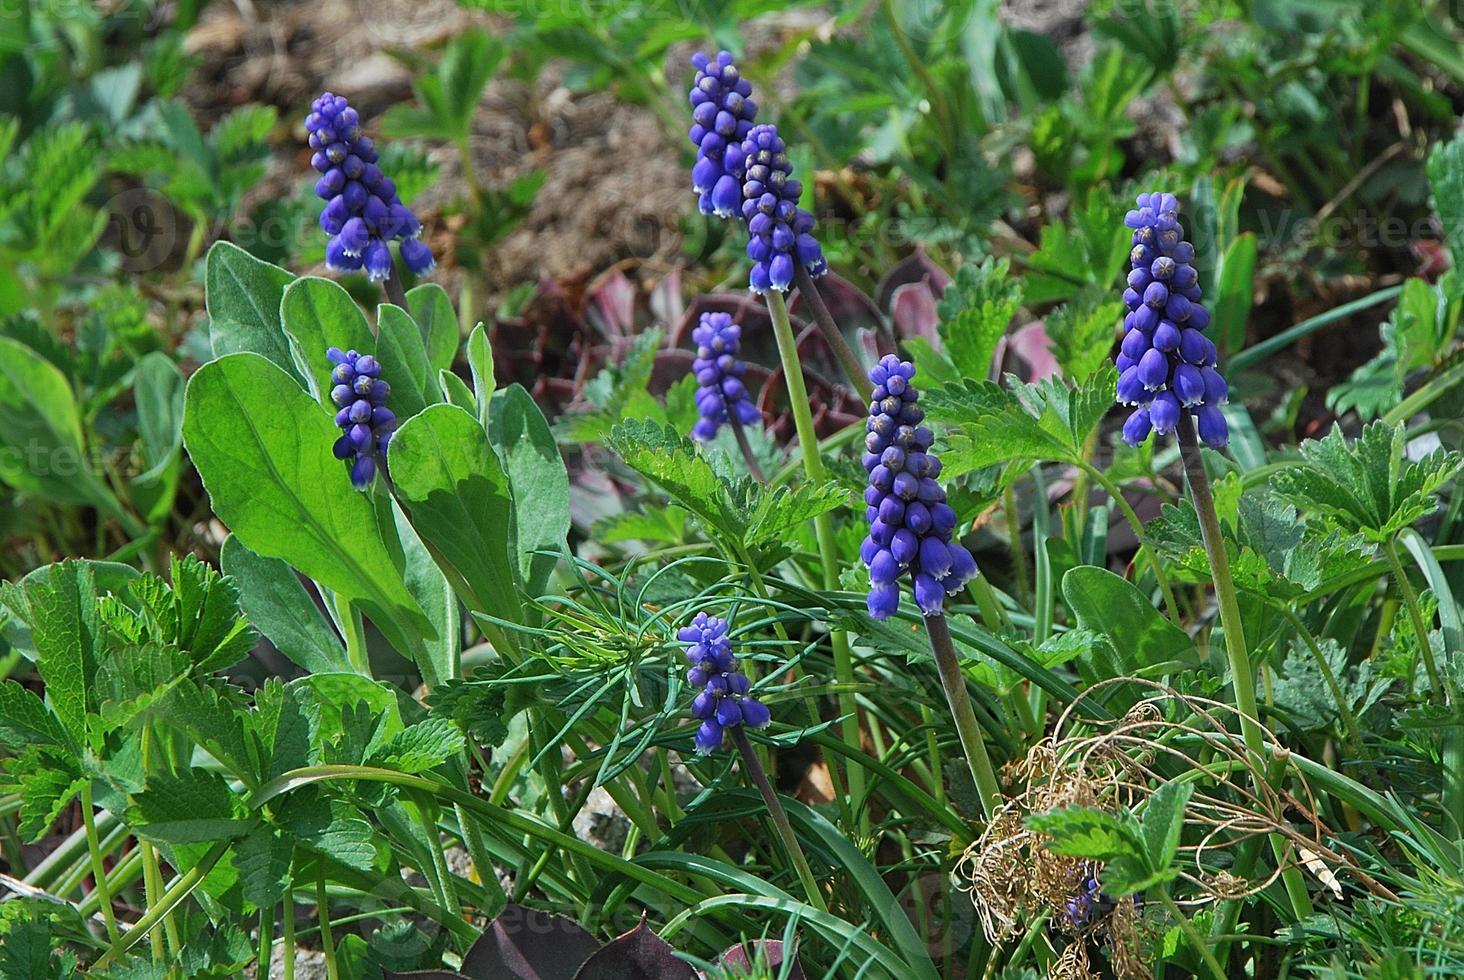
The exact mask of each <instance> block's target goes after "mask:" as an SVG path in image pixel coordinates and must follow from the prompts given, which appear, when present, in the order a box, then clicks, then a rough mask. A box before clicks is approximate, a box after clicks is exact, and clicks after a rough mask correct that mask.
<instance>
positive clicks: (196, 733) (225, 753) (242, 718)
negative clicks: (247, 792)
mask: <svg viewBox="0 0 1464 980" xmlns="http://www.w3.org/2000/svg"><path fill="white" fill-rule="evenodd" d="M215 685H218V686H215ZM158 718H159V719H160V720H161V721H162V722H163V723H165V724H168V725H171V726H172V727H174V728H177V729H178V730H179V731H181V732H183V733H184V734H186V735H188V736H189V737H190V738H192V739H193V741H194V742H196V743H197V744H198V745H199V747H201V748H202V749H203V750H204V751H205V752H207V753H208V754H209V755H212V756H213V757H214V758H215V759H217V760H219V762H220V763H222V764H223V765H224V766H225V767H226V768H227V769H228V770H229V774H230V775H232V776H233V777H235V778H236V779H239V780H240V781H242V782H243V783H244V784H245V785H247V786H255V785H258V783H259V772H260V768H261V767H260V760H259V752H258V743H257V742H256V741H255V740H254V739H253V737H252V736H251V733H250V731H249V720H248V717H247V715H246V712H245V707H244V704H243V700H242V698H241V696H240V693H239V691H238V689H236V688H229V687H227V686H225V685H223V684H221V683H220V682H217V681H215V682H214V683H212V684H210V683H198V682H194V683H189V684H179V685H178V686H177V687H175V688H173V690H172V691H171V692H169V694H168V697H167V698H166V699H164V700H163V702H162V706H161V708H160V710H159V713H158Z"/></svg>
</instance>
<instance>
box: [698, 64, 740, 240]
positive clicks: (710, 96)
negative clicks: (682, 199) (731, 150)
mask: <svg viewBox="0 0 1464 980" xmlns="http://www.w3.org/2000/svg"><path fill="white" fill-rule="evenodd" d="M691 63H692V64H693V65H694V66H696V77H695V78H694V79H692V82H691V120H692V126H691V132H690V133H689V134H688V135H689V136H690V137H691V141H692V142H693V143H695V144H696V165H695V166H694V167H692V170H691V187H692V190H694V191H696V192H697V193H698V194H700V195H701V200H700V206H701V211H702V214H716V215H718V216H720V217H723V218H726V217H730V216H731V215H732V214H733V213H735V212H736V211H737V210H738V208H740V207H741V206H742V182H741V181H740V180H738V179H737V178H736V177H734V176H732V175H731V174H729V173H728V172H727V169H726V167H725V166H724V164H723V159H724V155H725V154H726V151H727V148H728V147H729V146H739V145H741V143H742V141H743V140H744V139H746V138H747V134H748V132H749V131H750V130H751V129H752V121H753V119H754V118H756V117H757V103H756V102H754V101H752V99H751V98H750V96H751V95H752V84H751V83H750V82H748V81H747V79H745V78H743V77H742V76H741V75H740V74H738V72H737V66H736V65H734V64H733V63H732V54H731V52H728V51H722V52H720V53H719V54H718V55H717V56H716V57H715V58H708V57H707V56H706V55H705V54H702V53H701V52H700V51H698V52H697V53H696V54H695V55H693V56H692V58H691Z"/></svg>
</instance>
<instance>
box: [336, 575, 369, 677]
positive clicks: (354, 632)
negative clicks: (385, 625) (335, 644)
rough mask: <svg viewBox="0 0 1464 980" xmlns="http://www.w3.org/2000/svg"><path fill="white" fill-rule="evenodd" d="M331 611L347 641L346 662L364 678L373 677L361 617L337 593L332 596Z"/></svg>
mask: <svg viewBox="0 0 1464 980" xmlns="http://www.w3.org/2000/svg"><path fill="white" fill-rule="evenodd" d="M330 605H331V611H332V612H334V613H335V620H336V625H337V626H339V627H340V631H341V633H342V634H343V635H344V636H345V640H346V660H348V661H349V662H350V664H351V666H352V667H354V668H355V669H356V673H358V674H360V675H361V676H362V677H370V676H371V661H370V658H369V656H368V655H367V652H366V630H365V628H364V627H363V626H362V625H361V617H360V615H359V614H358V613H357V612H356V610H355V609H353V608H352V607H351V603H350V602H349V601H348V600H345V599H342V598H341V597H340V596H338V595H336V594H335V593H331V594H330Z"/></svg>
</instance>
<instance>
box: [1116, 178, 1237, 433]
mask: <svg viewBox="0 0 1464 980" xmlns="http://www.w3.org/2000/svg"><path fill="white" fill-rule="evenodd" d="M1137 203H1138V208H1137V209H1136V210H1133V211H1130V212H1129V213H1128V214H1127V215H1126V216H1125V217H1124V224H1125V225H1127V226H1128V227H1129V228H1132V229H1133V230H1134V237H1133V246H1134V247H1133V251H1132V252H1131V253H1130V254H1129V259H1130V261H1131V264H1132V265H1133V270H1132V271H1131V272H1130V273H1129V276H1128V288H1127V289H1125V290H1124V293H1123V300H1124V303H1125V304H1126V305H1127V306H1128V308H1129V313H1128V315H1127V316H1126V317H1125V318H1124V321H1123V325H1124V338H1123V344H1122V346H1121V347H1120V350H1119V355H1118V358H1117V366H1118V371H1119V378H1118V392H1117V396H1118V402H1119V404H1121V405H1133V406H1136V407H1135V409H1134V411H1133V413H1132V414H1131V415H1129V417H1128V420H1127V421H1126V422H1125V423H1124V426H1123V439H1124V441H1125V442H1127V443H1128V444H1129V445H1131V446H1137V445H1139V444H1140V443H1142V442H1143V441H1144V440H1145V439H1147V438H1149V433H1150V432H1157V433H1159V434H1160V435H1168V434H1169V433H1171V432H1173V431H1174V430H1175V429H1176V428H1177V427H1178V426H1179V421H1180V415H1181V411H1182V410H1183V409H1188V410H1189V411H1190V412H1191V413H1192V414H1193V415H1194V416H1195V421H1196V425H1197V427H1198V429H1199V434H1200V438H1201V439H1202V440H1203V441H1204V442H1205V444H1206V445H1209V446H1214V447H1216V448H1219V447H1220V446H1223V445H1225V444H1226V443H1227V442H1228V441H1229V438H1230V433H1229V429H1228V427H1227V426H1226V423H1225V416H1224V415H1223V414H1222V413H1221V411H1220V406H1221V405H1223V404H1225V401H1226V398H1227V396H1228V393H1229V390H1228V388H1227V387H1226V384H1225V379H1224V378H1222V377H1221V376H1220V372H1219V371H1217V370H1215V364H1216V356H1215V355H1216V352H1215V344H1214V343H1213V342H1212V341H1211V340H1210V338H1209V337H1206V336H1205V334H1204V329H1205V327H1207V326H1209V323H1210V314H1209V311H1207V310H1206V309H1205V308H1204V307H1203V306H1201V305H1200V295H1201V294H1200V286H1199V276H1198V274H1197V273H1196V272H1195V267H1194V265H1193V262H1194V258H1195V247H1194V246H1193V245H1192V244H1190V243H1189V242H1187V241H1184V227H1183V226H1182V225H1180V223H1179V217H1178V215H1177V213H1176V212H1177V211H1178V209H1179V200H1178V198H1176V197H1175V196H1174V195H1173V194H1160V193H1154V194H1140V195H1139V198H1138V202H1137Z"/></svg>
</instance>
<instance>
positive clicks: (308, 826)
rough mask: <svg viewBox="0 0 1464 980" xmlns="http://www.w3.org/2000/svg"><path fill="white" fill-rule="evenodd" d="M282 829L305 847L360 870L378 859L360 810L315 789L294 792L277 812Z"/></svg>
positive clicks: (369, 831)
mask: <svg viewBox="0 0 1464 980" xmlns="http://www.w3.org/2000/svg"><path fill="white" fill-rule="evenodd" d="M275 822H276V823H277V824H278V825H279V827H280V829H281V830H283V831H285V832H287V833H289V834H292V835H293V836H294V837H295V839H296V840H297V841H298V842H299V843H300V844H303V845H304V846H306V847H308V848H310V849H311V850H313V851H316V852H317V853H320V854H323V855H325V856H326V857H328V858H331V859H333V860H336V861H339V862H341V863H342V864H344V865H346V866H348V867H352V868H356V869H357V870H360V871H370V870H371V869H372V866H373V864H374V862H375V860H376V845H375V843H374V839H375V836H376V835H375V834H374V832H373V831H372V830H371V825H370V824H369V823H367V822H366V820H365V818H363V817H362V816H361V814H360V812H359V811H358V810H356V808H355V807H353V806H351V805H350V804H348V803H345V802H344V801H341V800H332V799H327V798H326V797H324V796H323V795H321V794H320V793H319V792H317V791H316V790H314V789H313V788H306V789H302V790H296V791H295V792H293V793H291V794H290V795H289V796H288V797H287V798H286V799H285V801H284V803H282V804H281V805H280V807H279V809H278V810H277V811H276V813H275Z"/></svg>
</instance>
